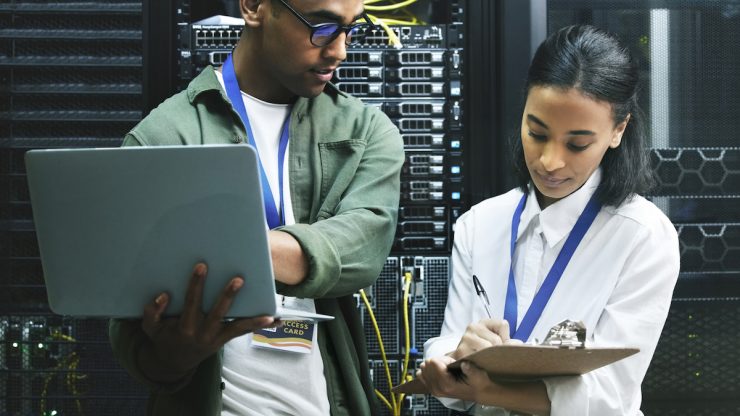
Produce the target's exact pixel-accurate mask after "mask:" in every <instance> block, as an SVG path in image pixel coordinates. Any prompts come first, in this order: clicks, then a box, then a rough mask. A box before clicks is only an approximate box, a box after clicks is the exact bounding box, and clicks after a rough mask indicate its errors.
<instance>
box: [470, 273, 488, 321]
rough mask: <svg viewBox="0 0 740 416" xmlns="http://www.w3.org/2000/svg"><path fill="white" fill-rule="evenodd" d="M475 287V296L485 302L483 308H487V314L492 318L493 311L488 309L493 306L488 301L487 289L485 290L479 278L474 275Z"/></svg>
mask: <svg viewBox="0 0 740 416" xmlns="http://www.w3.org/2000/svg"><path fill="white" fill-rule="evenodd" d="M473 286H475V294H476V295H478V297H479V298H480V299H481V300H482V301H483V307H484V308H486V314H487V315H488V317H489V318H490V317H491V311H490V310H489V309H488V307H489V306H491V302H490V301H489V300H488V295H487V294H486V289H483V285H482V284H481V283H480V280H478V277H476V276H475V275H473Z"/></svg>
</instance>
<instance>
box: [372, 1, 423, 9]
mask: <svg viewBox="0 0 740 416" xmlns="http://www.w3.org/2000/svg"><path fill="white" fill-rule="evenodd" d="M417 1H419V0H405V1H402V2H400V3H396V4H391V5H388V6H371V5H368V3H365V10H369V11H372V12H384V11H388V10H397V9H401V8H403V7H406V6H409V5H411V4H414V3H416V2H417Z"/></svg>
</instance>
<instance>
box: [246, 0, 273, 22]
mask: <svg viewBox="0 0 740 416" xmlns="http://www.w3.org/2000/svg"><path fill="white" fill-rule="evenodd" d="M269 1H270V0H239V11H240V12H241V14H242V18H244V23H245V24H246V25H247V26H249V27H258V26H260V25H262V18H263V16H264V14H265V3H268V2H269Z"/></svg>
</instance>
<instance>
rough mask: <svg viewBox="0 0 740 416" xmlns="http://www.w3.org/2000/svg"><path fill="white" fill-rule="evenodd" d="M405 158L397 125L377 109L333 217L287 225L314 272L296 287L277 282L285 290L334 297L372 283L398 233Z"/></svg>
mask: <svg viewBox="0 0 740 416" xmlns="http://www.w3.org/2000/svg"><path fill="white" fill-rule="evenodd" d="M373 110H374V109H373ZM403 161H404V152H403V141H402V140H401V136H400V135H399V133H398V129H397V128H396V127H395V126H394V125H393V124H392V123H391V122H390V120H388V118H387V117H386V116H385V115H383V114H382V113H380V112H379V111H378V110H375V113H374V116H373V118H372V125H371V127H370V128H369V130H368V139H367V144H366V146H365V149H364V152H363V154H362V157H361V159H360V162H359V166H358V167H357V170H356V172H355V173H354V175H353V177H352V179H351V181H350V182H349V185H348V186H347V188H346V190H345V191H344V193H343V195H342V198H341V200H340V201H339V203H338V204H337V208H336V211H335V212H334V213H333V215H329V214H324V213H323V212H320V213H319V218H318V221H316V222H314V223H313V224H293V225H289V226H286V227H284V228H282V230H283V231H285V232H288V233H290V234H291V235H293V236H294V237H295V238H296V239H297V240H298V242H299V243H300V244H301V246H302V248H303V251H304V253H305V254H306V256H307V258H308V262H309V273H308V277H307V278H306V279H305V280H304V281H303V282H302V283H300V284H298V285H295V286H289V285H285V284H281V283H278V285H277V286H278V291H279V292H280V293H282V294H284V295H288V296H296V297H302V298H322V297H327V298H332V297H340V296H345V295H349V294H352V293H355V292H356V291H357V290H359V289H360V288H364V287H367V286H370V285H372V284H373V282H374V281H375V279H376V278H377V277H378V275H379V274H380V271H381V269H382V267H383V264H384V263H385V258H386V257H387V256H388V253H389V251H390V248H391V245H392V243H393V237H394V235H395V231H396V221H397V219H398V202H399V197H400V173H401V166H402V165H403Z"/></svg>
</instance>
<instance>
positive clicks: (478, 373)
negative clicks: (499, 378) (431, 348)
mask: <svg viewBox="0 0 740 416" xmlns="http://www.w3.org/2000/svg"><path fill="white" fill-rule="evenodd" d="M453 362H455V359H453V358H452V357H449V356H446V355H445V356H441V357H435V358H431V359H428V360H425V361H424V362H423V363H422V364H421V367H420V369H419V370H418V371H417V372H416V378H417V379H419V380H421V382H422V383H424V385H425V386H426V387H427V389H429V392H430V393H431V394H432V395H434V396H437V397H452V398H456V399H461V400H466V401H477V398H478V397H479V395H480V393H481V392H482V391H483V390H485V389H487V388H489V387H491V385H492V384H493V382H492V381H491V379H489V378H488V374H486V372H485V371H483V370H481V369H480V368H478V367H476V366H475V365H473V364H471V363H468V362H463V363H462V365H461V366H460V368H461V370H462V372H463V374H464V376H465V381H464V382H460V381H458V379H456V378H455V376H454V375H453V374H452V373H450V372H449V371H448V370H447V366H448V365H449V364H451V363H453Z"/></svg>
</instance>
